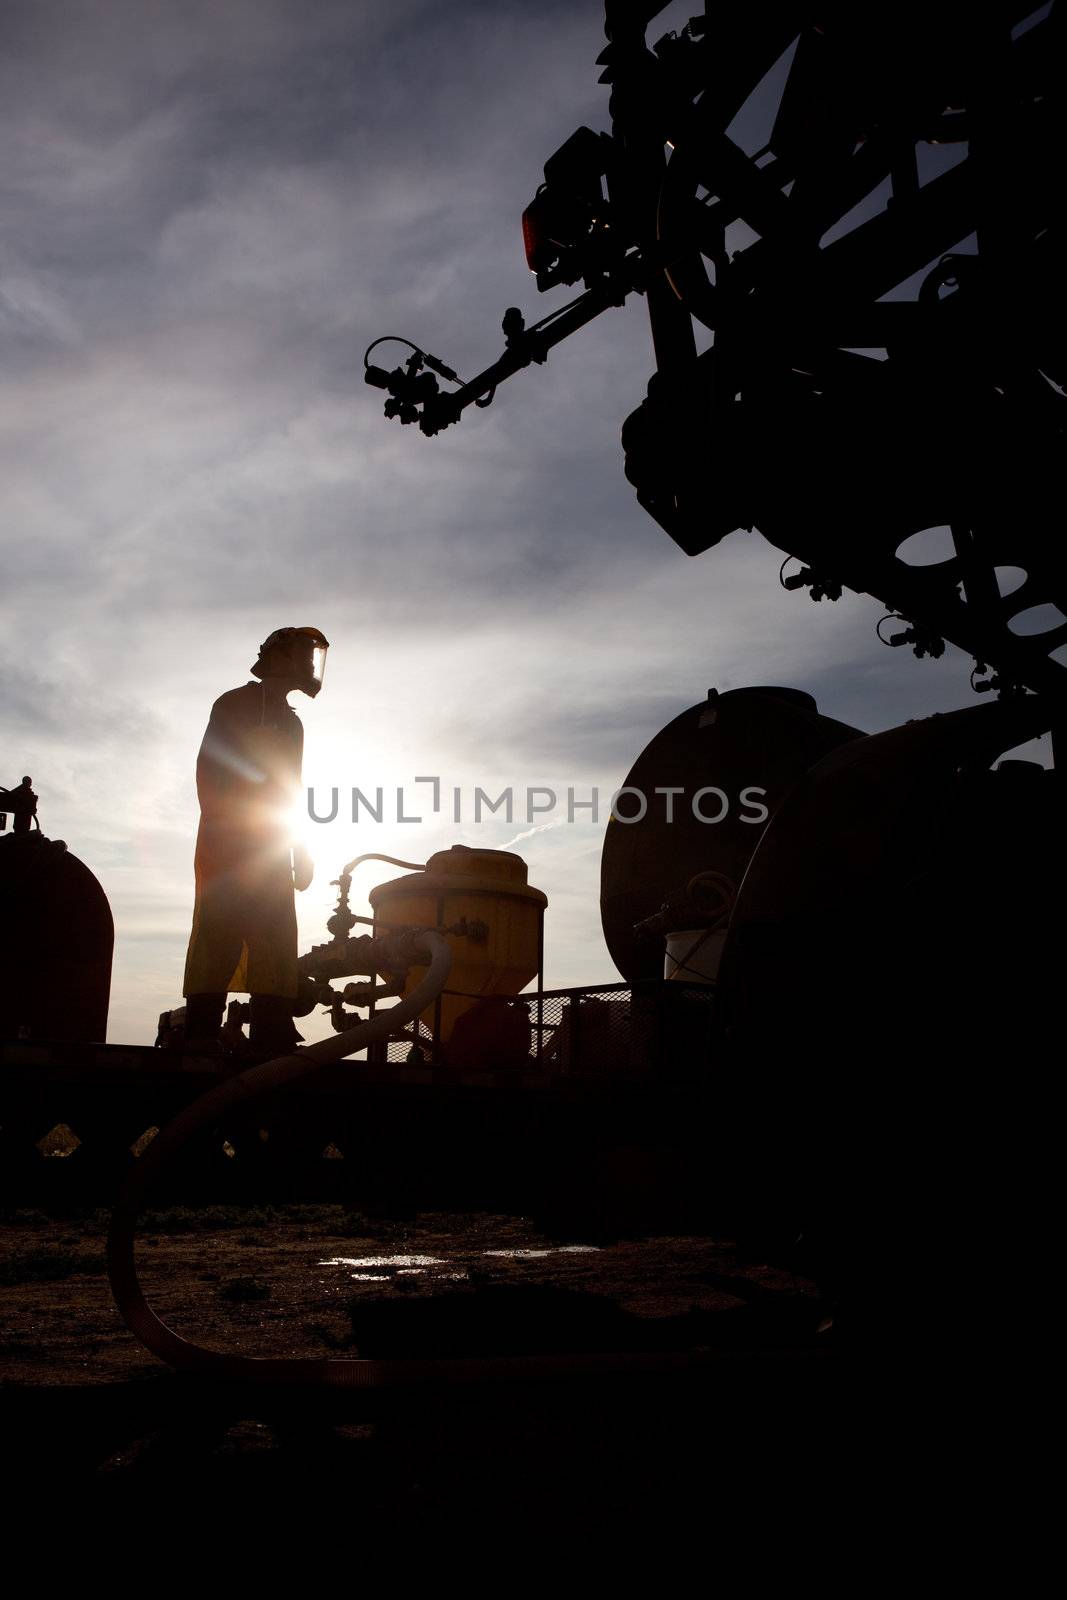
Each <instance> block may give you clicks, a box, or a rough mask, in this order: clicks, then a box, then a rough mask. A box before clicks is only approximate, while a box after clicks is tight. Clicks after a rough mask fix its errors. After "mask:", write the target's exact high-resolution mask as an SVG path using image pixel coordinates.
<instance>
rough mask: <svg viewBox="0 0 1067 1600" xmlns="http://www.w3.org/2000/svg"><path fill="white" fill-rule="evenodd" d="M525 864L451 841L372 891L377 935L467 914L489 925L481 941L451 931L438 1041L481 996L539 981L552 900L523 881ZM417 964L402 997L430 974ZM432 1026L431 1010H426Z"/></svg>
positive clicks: (438, 923)
mask: <svg viewBox="0 0 1067 1600" xmlns="http://www.w3.org/2000/svg"><path fill="white" fill-rule="evenodd" d="M526 878H527V871H526V863H525V861H524V860H523V859H522V857H521V856H516V855H512V854H511V852H510V851H507V850H471V849H468V847H467V846H466V845H462V844H456V845H453V846H452V848H451V850H439V851H438V852H437V854H436V855H433V856H431V857H430V859H429V861H428V862H427V863H426V868H425V870H424V871H423V872H412V873H409V874H408V875H407V876H406V877H403V878H392V879H391V880H390V881H389V882H388V883H380V884H378V886H377V888H374V889H372V890H371V892H370V903H371V906H372V907H373V909H374V927H375V932H377V931H378V930H379V929H381V928H396V927H416V928H436V927H440V926H445V927H451V926H452V925H453V924H454V923H456V922H459V921H460V920H461V919H462V918H464V917H465V918H466V919H467V922H468V923H473V922H482V923H485V924H486V927H487V929H488V932H487V935H486V937H485V938H484V940H481V941H477V940H474V939H471V938H467V937H462V936H456V935H451V936H450V937H449V944H450V945H451V947H452V972H451V974H450V976H449V980H448V989H447V990H446V991H445V993H444V996H443V997H442V1001H441V1039H442V1041H446V1040H447V1039H448V1037H449V1035H450V1034H451V1032H452V1029H453V1027H454V1026H455V1023H456V1019H457V1017H460V1016H461V1015H462V1014H463V1012H464V1011H467V1010H468V1009H469V1008H470V1007H471V1006H472V1005H473V1004H474V1003H475V1001H476V1000H477V999H478V998H479V997H481V996H483V995H492V994H498V995H508V994H518V993H519V991H520V990H521V989H524V988H525V987H526V985H527V984H528V983H529V982H530V981H531V979H533V978H536V976H537V973H538V968H539V964H540V954H541V930H542V924H543V920H544V914H545V906H546V905H547V904H548V900H547V897H546V896H545V895H543V894H542V893H541V891H540V889H531V887H530V885H529V884H528V883H527V881H526ZM425 972H426V968H425V967H413V968H412V970H411V972H410V973H409V975H408V980H407V987H406V989H405V991H404V992H405V994H409V993H410V992H411V990H412V989H413V988H414V987H415V985H416V983H418V982H419V981H420V980H421V978H422V977H423V976H424V975H425ZM422 1020H423V1021H424V1022H425V1023H426V1025H427V1027H429V1028H432V1027H433V1022H434V1013H433V1008H432V1007H431V1008H430V1009H429V1010H428V1011H426V1012H425V1013H424V1014H423V1019H422Z"/></svg>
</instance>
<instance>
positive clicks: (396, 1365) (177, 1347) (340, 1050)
mask: <svg viewBox="0 0 1067 1600" xmlns="http://www.w3.org/2000/svg"><path fill="white" fill-rule="evenodd" d="M421 942H422V944H423V946H424V947H425V952H426V954H428V956H429V958H430V965H429V970H428V971H427V973H426V976H425V977H424V978H423V979H422V981H421V982H420V983H419V984H418V985H417V986H416V987H415V988H414V989H413V990H412V992H411V994H410V995H408V997H407V999H406V1000H402V1001H401V1002H400V1003H399V1004H398V1005H397V1006H395V1007H393V1008H392V1009H391V1010H389V1011H385V1012H382V1013H380V1014H379V1015H378V1016H376V1017H372V1018H371V1019H370V1020H369V1021H367V1022H363V1023H360V1024H359V1025H358V1026H357V1027H354V1028H349V1029H347V1030H346V1031H345V1032H344V1033H342V1034H339V1035H338V1036H337V1037H336V1038H331V1039H323V1040H321V1041H320V1042H319V1043H318V1044H313V1045H309V1046H308V1047H307V1048H306V1049H304V1050H301V1052H300V1054H299V1055H288V1056H278V1057H277V1058H276V1059H275V1060H273V1061H266V1062H264V1063H263V1064H262V1065H260V1066H255V1067H249V1068H248V1069H247V1070H246V1071H245V1072H241V1073H238V1074H237V1075H236V1076H235V1077H232V1078H229V1079H227V1080H226V1082H225V1083H220V1084H218V1085H217V1086H216V1087H215V1088H213V1089H210V1090H208V1092H207V1094H204V1095H201V1097H200V1098H199V1100H196V1101H194V1102H193V1104H192V1105H191V1106H187V1107H186V1109H185V1110H184V1111H182V1112H181V1113H180V1114H179V1115H178V1116H177V1117H175V1118H174V1120H173V1121H172V1122H170V1123H168V1124H167V1126H166V1127H165V1128H164V1129H162V1130H161V1132H160V1133H158V1134H157V1135H156V1137H155V1138H154V1139H153V1140H152V1143H151V1144H150V1145H149V1146H148V1147H147V1149H146V1150H145V1151H144V1152H143V1154H142V1155H141V1156H140V1158H139V1159H138V1161H137V1163H136V1165H135V1166H134V1168H133V1170H132V1172H131V1173H130V1174H129V1176H128V1178H127V1179H126V1182H125V1184H124V1185H123V1188H122V1191H121V1193H120V1195H119V1198H118V1200H117V1202H116V1204H115V1208H114V1211H113V1212H112V1215H111V1223H110V1227H109V1229H108V1239H107V1268H108V1278H109V1279H110V1283H111V1290H112V1293H113V1295H114V1297H115V1302H116V1304H117V1306H118V1308H119V1311H120V1313H121V1315H122V1317H123V1319H124V1321H125V1322H126V1325H127V1327H129V1328H130V1330H131V1332H132V1333H134V1334H135V1335H136V1337H137V1338H138V1339H139V1340H140V1341H141V1343H142V1344H143V1345H144V1346H145V1347H146V1348H147V1349H148V1350H150V1351H151V1352H152V1354H153V1355H154V1356H157V1357H158V1358H159V1360H160V1361H165V1362H166V1363H167V1364H168V1365H169V1366H172V1367H175V1368H177V1369H178V1370H179V1371H182V1372H197V1373H203V1374H204V1375H206V1376H210V1377H213V1378H219V1379H225V1380H239V1381H240V1380H247V1381H254V1382H261V1383H262V1382H267V1383H275V1384H279V1383H280V1384H301V1385H326V1386H334V1387H340V1388H383V1387H401V1386H403V1387H408V1386H412V1385H419V1384H439V1383H442V1382H446V1383H460V1384H462V1383H465V1382H479V1383H481V1382H484V1381H485V1380H487V1379H492V1378H496V1379H498V1380H501V1381H507V1380H510V1379H514V1378H517V1377H531V1376H532V1377H551V1376H557V1375H564V1374H570V1375H579V1374H581V1373H585V1372H592V1371H595V1372H610V1371H616V1370H620V1371H621V1370H625V1371H633V1370H635V1369H637V1370H640V1369H647V1370H654V1371H664V1370H667V1369H669V1368H679V1367H681V1368H684V1367H687V1366H689V1365H691V1364H692V1362H691V1358H690V1357H688V1356H686V1355H682V1354H677V1355H676V1354H671V1353H669V1352H668V1353H663V1354H660V1353H657V1354H653V1355H643V1354H640V1353H638V1354H634V1353H625V1354H618V1355H603V1356H599V1355H583V1356H519V1357H506V1358H505V1357H501V1358H490V1359H483V1358H477V1359H470V1360H463V1359H449V1360H425V1361H422V1360H401V1361H387V1360H366V1359H361V1358H351V1357H349V1358H345V1359H340V1360H332V1359H325V1358H316V1357H294V1358H289V1357H266V1358H265V1357H256V1356H238V1355H232V1354H229V1353H228V1352H226V1351H221V1350H209V1349H207V1348H205V1347H204V1346H202V1345H198V1344H194V1343H193V1342H192V1341H191V1340H189V1339H185V1338H183V1337H182V1335H181V1334H179V1333H176V1332H175V1331H174V1329H173V1328H170V1327H168V1326H167V1324H166V1323H165V1322H164V1321H163V1320H162V1318H161V1317H159V1316H158V1315H157V1314H156V1312H155V1311H153V1309H152V1307H151V1306H150V1305H149V1304H148V1301H147V1300H146V1299H145V1295H144V1291H143V1289H142V1288H141V1285H140V1282H139V1280H138V1277H137V1268H136V1264H135V1260H134V1229H135V1226H136V1222H137V1214H138V1212H139V1210H140V1207H141V1202H142V1199H143V1196H144V1193H145V1191H146V1189H147V1188H148V1187H149V1185H150V1184H151V1182H152V1180H153V1179H154V1178H155V1177H156V1176H157V1175H158V1174H159V1172H160V1171H161V1170H162V1169H163V1167H165V1166H166V1165H167V1164H168V1162H170V1161H171V1160H172V1159H173V1158H174V1157H175V1156H176V1155H177V1153H178V1152H179V1151H180V1150H181V1149H182V1148H183V1147H184V1146H185V1145H186V1144H187V1143H188V1141H189V1140H190V1139H191V1138H192V1137H193V1136H194V1135H195V1134H197V1133H199V1132H200V1131H201V1130H202V1129H203V1128H205V1127H209V1126H210V1125H211V1124H212V1123H213V1122H216V1121H217V1120H218V1119H219V1118H220V1117H221V1116H222V1115H223V1114H224V1113H225V1112H227V1111H229V1110H230V1109H231V1108H232V1107H234V1106H236V1105H244V1104H247V1103H248V1102H250V1101H251V1100H253V1099H255V1098H256V1096H258V1095H260V1094H263V1093H265V1092H266V1091H267V1090H272V1089H278V1088H280V1087H282V1086H283V1085H284V1084H287V1083H293V1082H295V1080H296V1079H297V1078H300V1077H303V1076H304V1074H306V1073H308V1072H312V1071H314V1070H315V1069H316V1068H317V1067H321V1066H323V1065H325V1064H327V1063H329V1062H333V1061H340V1060H342V1059H343V1058H344V1057H345V1056H350V1055H352V1054H353V1053H354V1052H355V1051H357V1050H362V1049H365V1048H366V1046H367V1045H370V1044H374V1043H376V1042H377V1041H378V1040H380V1039H385V1038H388V1037H389V1035H390V1034H393V1033H396V1032H397V1031H398V1030H399V1029H400V1028H402V1027H404V1026H405V1025H406V1024H407V1023H408V1022H410V1021H411V1019H412V1018H413V1017H417V1016H418V1015H419V1014H420V1012H422V1011H424V1010H425V1009H426V1007H427V1006H428V1005H432V1004H433V1002H434V1000H435V999H436V998H437V996H438V995H439V994H440V993H441V991H442V990H443V989H444V986H445V984H446V983H447V981H448V975H449V972H450V971H451V967H452V953H451V950H450V949H449V946H448V942H447V940H446V939H444V938H443V937H442V935H441V934H439V933H436V932H433V931H429V930H428V931H426V932H425V933H423V934H422V935H421Z"/></svg>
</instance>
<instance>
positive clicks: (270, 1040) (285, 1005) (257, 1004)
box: [248, 994, 303, 1055]
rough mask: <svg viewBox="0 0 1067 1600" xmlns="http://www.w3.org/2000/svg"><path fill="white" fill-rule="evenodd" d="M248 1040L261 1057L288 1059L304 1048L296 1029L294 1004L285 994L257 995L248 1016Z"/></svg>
mask: <svg viewBox="0 0 1067 1600" xmlns="http://www.w3.org/2000/svg"><path fill="white" fill-rule="evenodd" d="M248 1039H249V1043H250V1044H251V1046H252V1049H253V1050H254V1051H255V1053H256V1054H257V1055H260V1054H262V1053H264V1052H265V1053H268V1054H273V1055H286V1054H287V1053H288V1052H289V1051H290V1050H292V1049H293V1047H294V1045H298V1044H302V1043H303V1040H302V1038H301V1035H300V1034H299V1033H297V1031H296V1028H295V1027H294V1025H293V1002H292V1001H291V1000H288V999H286V997H285V995H281V994H254V995H253V996H252V998H251V1004H250V1006H249V1012H248Z"/></svg>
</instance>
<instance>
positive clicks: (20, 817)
mask: <svg viewBox="0 0 1067 1600" xmlns="http://www.w3.org/2000/svg"><path fill="white" fill-rule="evenodd" d="M32 783H33V779H32V778H23V780H22V782H21V783H20V784H19V785H18V787H17V788H16V789H0V816H3V818H4V821H5V822H6V821H7V817H8V816H9V815H10V816H12V817H13V818H14V821H13V823H12V825H11V831H12V833H29V831H30V829H31V828H32V827H34V826H35V825H36V826H37V827H38V828H39V827H40V826H41V824H40V823H39V822H38V821H37V796H36V795H35V794H34V792H33V789H32V788H31V785H32Z"/></svg>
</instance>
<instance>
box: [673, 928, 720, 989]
mask: <svg viewBox="0 0 1067 1600" xmlns="http://www.w3.org/2000/svg"><path fill="white" fill-rule="evenodd" d="M725 943H726V929H725V928H716V929H715V930H714V932H712V933H709V932H708V931H707V929H706V928H683V929H680V930H679V932H677V933H669V934H668V935H667V948H666V950H665V952H664V956H663V976H664V977H665V978H668V979H673V980H674V981H676V982H678V983H714V982H715V980H716V978H717V977H718V976H719V962H720V960H721V959H722V947H723V945H724V944H725Z"/></svg>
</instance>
